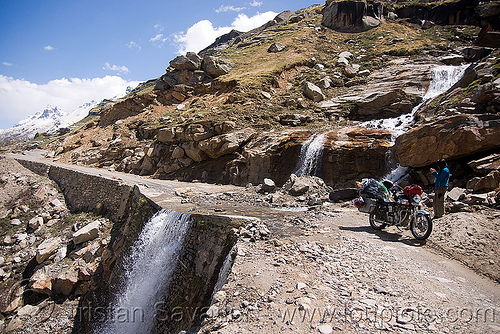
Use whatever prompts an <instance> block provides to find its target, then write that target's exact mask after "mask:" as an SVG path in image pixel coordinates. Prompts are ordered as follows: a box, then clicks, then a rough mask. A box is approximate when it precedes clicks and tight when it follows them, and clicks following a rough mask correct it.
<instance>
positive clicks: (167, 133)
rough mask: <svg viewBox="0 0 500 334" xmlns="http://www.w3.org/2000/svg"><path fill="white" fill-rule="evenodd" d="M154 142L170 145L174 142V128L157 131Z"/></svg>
mask: <svg viewBox="0 0 500 334" xmlns="http://www.w3.org/2000/svg"><path fill="white" fill-rule="evenodd" d="M156 140H158V141H159V142H160V143H172V142H174V141H175V131H174V128H163V129H160V130H158V134H157V135H156Z"/></svg>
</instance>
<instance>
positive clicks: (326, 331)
mask: <svg viewBox="0 0 500 334" xmlns="http://www.w3.org/2000/svg"><path fill="white" fill-rule="evenodd" d="M317 328H318V332H320V333H321V334H331V333H333V328H332V326H331V325H329V324H323V325H319V326H318V327H317Z"/></svg>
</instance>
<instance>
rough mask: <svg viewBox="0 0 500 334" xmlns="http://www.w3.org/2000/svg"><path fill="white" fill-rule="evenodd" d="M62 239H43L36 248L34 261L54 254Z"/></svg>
mask: <svg viewBox="0 0 500 334" xmlns="http://www.w3.org/2000/svg"><path fill="white" fill-rule="evenodd" d="M61 243H62V240H61V238H60V237H54V238H49V239H46V240H44V241H43V242H42V243H41V244H40V245H38V247H37V248H36V256H35V259H36V262H38V263H42V262H43V261H45V260H46V259H48V258H49V257H50V256H51V255H52V254H54V253H55V252H56V251H57V249H58V248H59V246H60V245H61Z"/></svg>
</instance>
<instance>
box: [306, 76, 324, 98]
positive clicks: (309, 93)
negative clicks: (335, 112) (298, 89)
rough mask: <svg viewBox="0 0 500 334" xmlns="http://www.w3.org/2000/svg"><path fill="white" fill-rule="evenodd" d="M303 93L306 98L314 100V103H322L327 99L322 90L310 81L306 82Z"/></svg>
mask: <svg viewBox="0 0 500 334" xmlns="http://www.w3.org/2000/svg"><path fill="white" fill-rule="evenodd" d="M303 93H304V96H305V97H307V98H309V99H311V100H313V101H314V102H320V101H323V100H324V99H325V96H324V95H323V92H322V91H321V88H319V87H318V86H316V85H315V84H313V83H311V82H309V81H306V83H305V84H304V87H303Z"/></svg>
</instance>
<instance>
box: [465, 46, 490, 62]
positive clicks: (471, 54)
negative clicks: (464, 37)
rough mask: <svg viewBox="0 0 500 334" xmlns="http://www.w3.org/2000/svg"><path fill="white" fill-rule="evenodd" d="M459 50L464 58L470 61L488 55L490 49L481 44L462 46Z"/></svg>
mask: <svg viewBox="0 0 500 334" xmlns="http://www.w3.org/2000/svg"><path fill="white" fill-rule="evenodd" d="M460 50H461V52H462V55H463V57H464V60H465V61H468V62H471V63H472V62H476V61H478V60H481V59H482V58H484V57H486V56H488V55H489V54H490V53H491V51H492V49H491V48H485V47H481V46H469V47H464V48H462V49H460Z"/></svg>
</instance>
